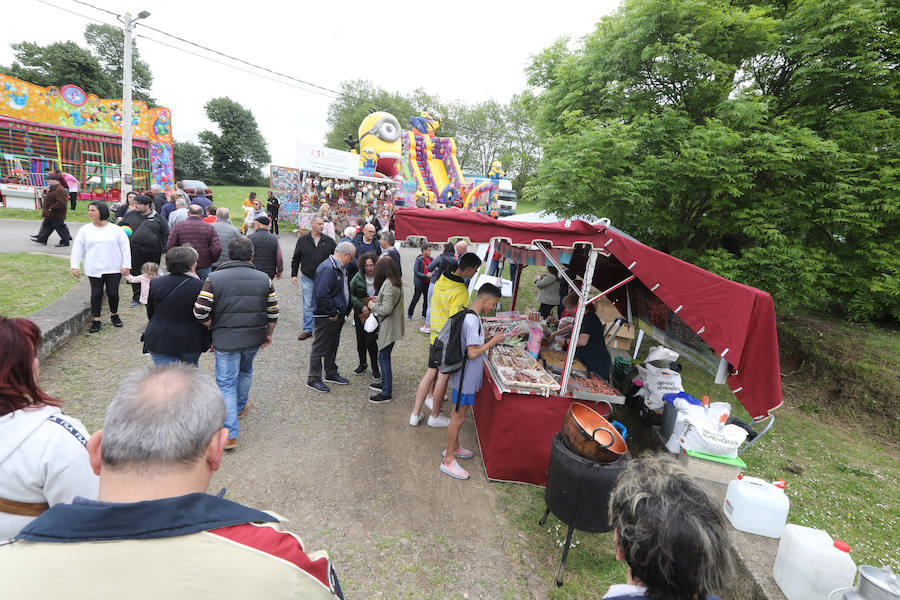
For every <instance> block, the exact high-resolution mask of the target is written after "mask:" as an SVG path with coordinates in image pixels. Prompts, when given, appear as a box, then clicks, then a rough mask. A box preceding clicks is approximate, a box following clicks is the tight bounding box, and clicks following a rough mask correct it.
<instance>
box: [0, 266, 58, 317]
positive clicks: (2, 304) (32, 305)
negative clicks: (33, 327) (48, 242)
mask: <svg viewBox="0 0 900 600" xmlns="http://www.w3.org/2000/svg"><path fill="white" fill-rule="evenodd" d="M68 264H69V262H68V260H67V259H66V258H65V257H59V256H51V255H48V254H28V253H25V252H20V253H17V254H0V315H4V316H6V317H10V318H12V317H25V316H28V315H30V314H31V313H33V312H35V311H37V310H40V309H42V308H44V307H45V306H47V305H49V304H50V303H51V302H53V301H54V300H56V299H57V298H59V297H60V296H62V295H63V294H65V293H66V292H67V291H68V290H69V288H71V287H72V286H73V285H75V283H76V280H75V278H74V277H72V275H71V273H69V270H68V268H67V267H68Z"/></svg>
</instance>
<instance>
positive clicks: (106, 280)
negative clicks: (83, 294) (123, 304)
mask: <svg viewBox="0 0 900 600" xmlns="http://www.w3.org/2000/svg"><path fill="white" fill-rule="evenodd" d="M88 280H90V282H91V316H93V317H94V318H95V319H96V318H98V317H100V305H101V304H102V303H103V288H104V287H105V288H106V298H107V299H108V300H109V312H110V313H112V314H116V313H117V312H119V283H120V282H121V281H122V274H121V273H104V274H103V275H101V276H100V277H88Z"/></svg>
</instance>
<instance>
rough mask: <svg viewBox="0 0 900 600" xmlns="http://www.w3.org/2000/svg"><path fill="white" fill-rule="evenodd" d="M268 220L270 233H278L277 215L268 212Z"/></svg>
mask: <svg viewBox="0 0 900 600" xmlns="http://www.w3.org/2000/svg"><path fill="white" fill-rule="evenodd" d="M269 221H271V222H272V233H274V234H275V235H278V215H273V214H272V213H269Z"/></svg>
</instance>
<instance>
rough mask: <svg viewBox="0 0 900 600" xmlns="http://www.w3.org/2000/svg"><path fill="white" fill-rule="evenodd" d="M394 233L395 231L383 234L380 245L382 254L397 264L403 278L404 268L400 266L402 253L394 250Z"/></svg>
mask: <svg viewBox="0 0 900 600" xmlns="http://www.w3.org/2000/svg"><path fill="white" fill-rule="evenodd" d="M395 239H396V238H394V232H393V231H385V232H384V233H382V234H381V240H379V243H380V244H381V252H382V253H383V254H385V255H387V256H390V257H391V258H392V259H393V260H394V262H395V263H397V269H398V270H399V271H400V277H403V266H402V265H401V264H400V251H399V250H397V249H396V248H394V240H395Z"/></svg>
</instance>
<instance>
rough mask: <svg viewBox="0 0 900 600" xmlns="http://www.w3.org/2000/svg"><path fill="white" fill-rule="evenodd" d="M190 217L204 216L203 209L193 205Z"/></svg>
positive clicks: (189, 212) (189, 211) (190, 209)
mask: <svg viewBox="0 0 900 600" xmlns="http://www.w3.org/2000/svg"><path fill="white" fill-rule="evenodd" d="M188 214H189V215H194V216H195V217H197V216H200V215H202V214H203V207H202V206H200V205H199V204H191V207H190V208H189V209H188Z"/></svg>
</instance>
